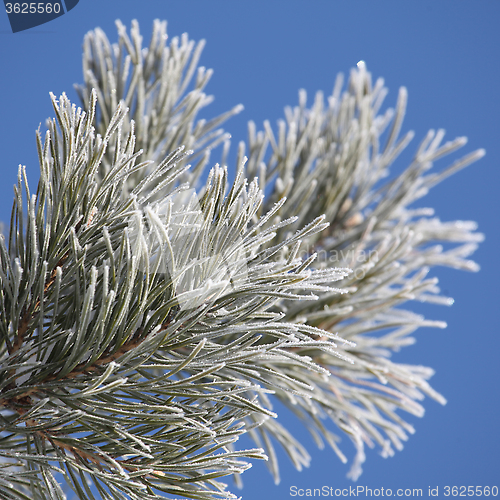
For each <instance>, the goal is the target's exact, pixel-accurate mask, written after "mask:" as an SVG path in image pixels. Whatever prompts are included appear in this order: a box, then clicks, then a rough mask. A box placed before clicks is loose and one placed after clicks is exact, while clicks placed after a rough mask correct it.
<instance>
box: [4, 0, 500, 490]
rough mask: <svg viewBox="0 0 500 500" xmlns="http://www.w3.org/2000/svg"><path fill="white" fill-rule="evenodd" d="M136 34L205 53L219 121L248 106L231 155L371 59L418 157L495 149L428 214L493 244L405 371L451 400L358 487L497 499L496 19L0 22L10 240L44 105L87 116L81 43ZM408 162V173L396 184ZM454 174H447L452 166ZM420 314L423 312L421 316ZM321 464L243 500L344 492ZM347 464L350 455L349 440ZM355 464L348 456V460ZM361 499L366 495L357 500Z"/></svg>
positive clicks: (373, 464)
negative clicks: (422, 148) (22, 174)
mask: <svg viewBox="0 0 500 500" xmlns="http://www.w3.org/2000/svg"><path fill="white" fill-rule="evenodd" d="M117 18H119V19H121V20H122V21H123V22H124V23H125V24H126V25H128V26H129V25H130V21H131V20H132V19H134V18H135V19H138V21H139V23H140V26H141V31H142V32H143V34H144V36H145V39H146V40H147V38H148V37H149V32H150V28H151V26H152V21H153V19H155V18H160V19H167V20H168V33H169V35H170V36H174V35H180V34H181V33H183V32H188V33H189V35H190V37H191V38H193V39H194V40H199V39H201V38H205V39H206V40H207V46H206V48H205V50H204V53H203V56H202V59H201V64H203V65H205V66H207V67H210V68H213V69H214V70H215V73H214V76H213V78H212V81H211V82H210V84H209V86H208V91H209V92H210V93H211V94H214V95H215V101H214V103H213V104H211V105H210V107H209V108H208V113H209V114H210V115H211V116H214V115H216V114H218V113H220V112H222V111H225V110H227V109H229V108H231V107H233V106H234V105H236V104H238V103H243V104H244V106H245V110H244V112H243V113H241V114H240V115H239V116H237V117H235V118H233V119H231V121H229V122H228V123H226V125H225V128H226V130H228V131H229V132H231V134H232V136H233V140H234V142H235V143H236V142H237V141H239V140H241V139H244V138H245V137H246V122H247V121H248V120H250V119H252V120H254V121H255V122H256V123H257V125H258V126H259V127H261V126H262V122H263V120H265V119H269V120H270V121H271V123H275V122H276V120H277V119H279V118H281V117H282V115H283V108H284V106H286V105H294V104H295V103H296V102H297V91H298V90H299V89H300V88H304V89H306V90H307V92H308V95H309V96H310V99H312V97H313V96H314V93H315V92H316V91H317V90H323V91H324V92H325V93H326V94H328V93H330V92H331V90H332V88H333V83H334V79H335V76H336V74H337V73H338V72H344V73H345V74H348V72H349V70H350V68H352V67H354V66H355V65H356V63H357V62H358V61H359V60H361V59H363V60H365V61H366V64H367V67H368V70H369V71H371V72H372V75H373V77H374V78H377V77H379V76H381V77H383V78H384V79H385V82H386V85H387V87H388V88H389V94H388V97H387V98H386V106H389V105H390V106H393V105H394V104H395V101H396V97H397V90H398V87H400V86H402V85H404V86H406V87H407V88H408V93H409V103H408V110H407V117H406V120H405V124H404V126H403V129H404V131H406V130H409V129H413V130H415V132H416V138H415V139H414V141H413V142H412V143H411V144H410V146H409V152H413V151H414V150H415V148H416V147H417V144H418V142H419V141H420V139H421V138H423V136H424V135H425V133H426V132H427V130H428V129H429V128H444V129H445V130H446V132H447V135H446V137H447V138H448V139H452V138H454V137H456V136H462V135H466V136H468V137H469V143H468V145H467V146H466V147H465V148H464V150H463V152H464V153H466V152H470V151H472V150H475V149H477V148H480V147H483V148H485V149H486V152H487V154H486V156H485V157H484V158H483V159H482V160H480V162H478V163H476V164H474V165H472V166H470V167H468V168H467V169H466V170H464V171H461V172H459V173H458V174H456V175H455V176H453V177H452V178H449V179H448V180H446V181H445V182H444V183H443V184H441V185H439V186H437V187H436V188H434V190H433V191H432V192H431V193H430V194H429V195H428V196H427V197H426V198H424V199H423V200H422V202H421V204H422V205H425V206H432V207H434V208H435V209H436V213H437V215H438V216H439V217H440V218H441V219H443V220H454V219H462V220H475V221H477V222H478V224H479V229H480V230H481V231H482V232H484V233H485V234H486V240H485V242H484V243H483V244H482V245H481V247H480V249H479V250H478V251H477V253H476V254H475V255H474V258H475V260H476V261H477V262H478V263H479V264H480V265H481V268H482V270H481V271H480V272H479V273H477V274H468V273H465V272H459V271H453V270H447V269H440V268H439V269H436V270H434V271H433V274H434V275H437V276H438V277H439V278H440V286H441V288H442V289H443V290H444V291H445V292H446V294H448V295H451V296H452V297H454V298H455V305H454V306H452V307H450V308H445V307H442V306H429V307H426V308H422V307H420V308H419V309H418V311H419V312H424V313H425V314H426V315H427V316H428V317H429V318H432V319H442V320H445V321H446V322H447V323H448V328H447V329H446V330H435V329H427V330H422V331H419V332H418V333H417V344H416V345H414V346H411V347H409V348H407V349H405V350H404V351H403V352H401V353H399V354H397V355H396V356H395V359H396V360H399V361H401V362H407V363H413V364H423V365H427V366H432V367H433V368H434V369H435V370H436V375H435V376H434V378H433V379H432V381H431V382H432V385H433V387H435V388H436V389H437V390H438V391H439V392H441V393H442V394H443V395H444V396H445V397H446V398H447V399H448V404H447V405H446V406H444V407H442V406H440V405H439V404H437V403H435V402H433V401H431V400H427V401H425V407H426V415H425V417H424V418H423V419H416V418H415V419H412V418H411V417H408V420H409V421H411V422H412V423H413V424H414V426H415V428H416V434H415V435H413V436H411V437H410V440H409V441H408V442H407V443H406V444H405V448H404V450H403V451H402V452H398V453H397V454H396V456H394V457H392V458H389V459H382V458H381V457H380V456H378V454H377V453H376V452H375V451H373V452H368V459H367V462H366V463H365V466H364V473H363V475H362V476H361V478H360V479H359V480H358V482H357V483H356V485H361V486H366V487H369V488H372V489H376V488H381V487H384V488H391V489H392V490H393V491H394V493H393V494H394V495H395V491H396V489H397V488H422V489H423V492H424V497H426V496H427V492H428V488H429V487H432V488H435V487H436V486H439V488H440V490H439V493H440V497H444V495H443V493H444V490H443V488H444V486H446V485H449V486H453V485H456V486H461V485H464V486H485V485H489V486H493V485H496V486H500V474H499V473H498V471H499V470H500V451H499V450H500V431H499V427H500V426H499V424H498V421H499V419H498V414H499V410H500V396H499V394H500V391H499V382H500V363H499V354H498V353H499V350H500V341H499V334H500V329H499V322H498V303H499V292H498V284H499V282H500V280H499V278H500V276H499V274H500V273H499V264H498V262H499V259H498V254H497V253H496V252H497V251H499V248H500V241H499V223H498V220H499V219H498V215H499V213H500V210H499V208H500V206H499V200H500V196H499V195H498V188H499V180H500V174H499V171H500V148H499V145H498V143H499V141H498V126H499V125H500V120H499V117H500V98H499V93H498V88H499V81H500V70H499V68H500V56H499V53H500V52H499V49H500V30H499V29H498V21H499V20H500V3H499V2H498V1H491V0H490V1H487V0H483V1H481V2H473V1H471V0H469V1H463V0H461V1H456V0H454V1H450V0H441V1H440V2H434V1H429V0H420V1H418V2H416V1H414V2H400V1H385V0H381V1H377V2H375V1H360V0H354V1H351V2H341V1H336V2H334V1H325V0H323V1H320V0H312V1H307V2H306V1H305V0H303V1H286V2H285V1H282V0H273V1H272V2H269V1H263V0H253V1H251V2H250V1H246V2H242V1H232V2H230V1H228V0H224V1H223V0H217V1H212V0H211V1H202V0H184V1H182V2H181V1H177V2H174V1H170V0H143V1H141V2H139V1H124V0H106V1H105V2H103V1H102V0H101V1H99V0H80V3H79V4H78V5H77V6H76V7H75V8H74V9H73V10H72V11H71V12H69V13H68V14H66V15H64V16H62V17H60V18H58V19H56V20H54V21H52V22H51V23H49V24H45V25H42V26H39V27H38V28H33V29H31V30H29V31H26V32H21V33H17V34H15V35H14V34H12V33H11V32H10V27H9V23H8V20H7V15H6V14H0V44H1V50H0V68H1V71H2V73H1V74H2V77H1V80H0V90H1V91H0V109H1V116H2V119H1V120H0V147H1V151H2V157H1V164H0V169H1V170H0V171H1V174H2V175H1V178H2V182H1V183H0V190H1V192H0V220H2V221H4V222H5V223H7V224H8V221H9V218H10V209H11V205H12V195H13V190H12V185H13V184H14V182H15V181H16V173H17V166H18V164H19V163H22V164H25V165H27V169H28V176H29V179H30V180H31V184H32V186H33V187H34V184H35V182H36V179H37V176H38V165H37V157H36V147H35V140H34V139H35V134H34V132H35V130H36V129H37V127H38V125H39V123H42V124H43V123H44V120H45V119H46V118H47V117H49V116H52V109H51V105H50V99H49V96H48V93H49V92H50V91H51V92H54V93H55V94H56V95H59V94H60V93H61V92H63V91H65V92H67V93H68V95H69V96H70V98H71V99H74V100H75V101H76V95H75V93H74V91H73V83H77V82H81V81H82V75H81V44H82V39H83V36H84V34H85V33H86V32H87V31H88V30H90V29H93V28H95V27H96V26H100V27H101V28H103V29H104V30H105V32H106V33H107V34H108V37H109V38H110V39H111V40H113V41H114V40H115V27H114V20H115V19H117ZM407 159H408V156H404V155H403V157H402V158H401V159H400V161H398V162H396V164H395V169H396V170H397V171H400V170H401V169H402V168H404V167H405V166H406V164H405V160H407ZM446 164H447V163H446V160H442V161H441V164H438V167H439V166H440V167H444V166H446ZM414 309H415V310H417V309H416V306H415V308H414ZM297 433H298V435H299V436H301V437H302V438H303V443H304V444H306V445H307V447H308V449H309V451H310V453H311V455H312V457H313V460H312V465H311V467H310V468H309V469H307V470H305V471H302V472H301V473H300V474H299V473H297V472H296V471H295V470H294V469H293V467H292V465H291V464H290V462H289V461H288V460H287V458H286V457H285V456H283V455H281V456H280V458H281V473H282V480H281V484H280V485H278V486H275V485H274V484H273V482H272V479H271V477H270V476H269V475H268V474H267V472H266V470H265V467H264V466H263V464H255V466H254V467H253V469H251V470H250V471H248V472H247V473H245V474H244V476H243V480H244V483H245V487H244V489H243V490H242V491H241V495H242V497H243V498H244V499H246V500H254V499H262V498H275V499H279V500H281V499H285V498H290V487H291V486H297V487H298V488H321V487H322V486H323V485H328V486H332V487H334V488H348V487H349V486H353V483H352V482H351V481H349V480H348V479H346V477H345V476H346V473H347V471H348V467H347V466H344V465H342V464H341V463H340V462H339V461H338V459H337V458H336V456H335V455H334V453H333V452H331V451H330V450H328V449H325V450H323V451H319V450H317V449H315V447H314V444H313V442H312V440H311V439H310V438H309V437H308V436H307V435H306V434H305V433H304V432H303V431H302V430H301V429H300V428H297ZM343 442H344V449H346V450H347V449H349V447H350V443H349V442H348V440H347V439H344V440H343ZM351 456H352V454H351ZM361 496H363V495H361Z"/></svg>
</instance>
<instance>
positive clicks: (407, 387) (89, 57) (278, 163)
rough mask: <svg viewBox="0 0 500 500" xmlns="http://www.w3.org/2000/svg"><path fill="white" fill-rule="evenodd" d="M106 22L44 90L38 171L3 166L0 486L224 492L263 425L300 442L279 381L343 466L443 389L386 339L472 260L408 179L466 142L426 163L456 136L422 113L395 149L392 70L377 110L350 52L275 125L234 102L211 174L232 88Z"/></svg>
mask: <svg viewBox="0 0 500 500" xmlns="http://www.w3.org/2000/svg"><path fill="white" fill-rule="evenodd" d="M117 27H118V43H116V44H111V43H110V42H109V41H108V38H107V37H106V35H105V34H104V33H103V32H102V31H101V30H100V29H96V30H95V31H93V32H90V33H88V34H87V36H86V37H85V41H84V54H83V67H84V83H83V84H82V85H80V86H78V87H77V91H78V94H79V96H80V98H81V103H80V106H81V107H76V105H74V104H72V103H71V102H70V101H69V99H68V98H67V97H66V95H64V94H63V95H62V96H61V97H60V98H58V99H56V97H55V96H52V102H53V107H54V113H55V118H54V119H52V120H50V121H48V123H47V131H46V132H45V134H41V133H40V132H39V133H38V134H37V146H38V157H39V163H40V179H39V182H38V185H37V187H36V190H35V191H34V192H32V191H31V190H30V187H29V185H28V179H27V176H26V173H25V169H24V168H23V167H20V168H19V172H18V180H17V184H16V185H15V187H14V192H15V196H14V206H13V210H12V217H11V225H10V232H9V234H8V236H6V237H4V236H2V237H1V238H0V285H1V286H0V359H1V362H0V436H1V439H0V457H1V458H0V497H1V498H2V499H9V500H21V499H23V500H28V499H30V500H48V499H51V500H52V499H54V500H56V499H57V500H60V499H63V498H78V499H80V500H94V499H109V500H111V499H116V500H118V499H119V500H125V499H130V500H145V499H150V500H153V499H159V498H164V497H165V496H167V497H169V498H171V497H172V496H174V497H177V498H196V499H203V500H208V499H216V498H227V499H230V498H236V497H235V496H234V495H233V494H232V493H230V492H228V491H227V490H226V485H225V484H224V483H223V482H221V481H220V479H221V478H223V477H224V476H228V475H230V474H234V475H235V477H236V478H239V475H240V474H241V473H242V472H244V471H245V470H246V469H247V468H248V467H249V466H250V464H249V462H248V459H266V460H267V463H268V466H269V469H270V471H271V473H272V474H273V476H274V478H275V481H276V482H278V481H279V468H278V464H277V461H276V453H275V450H274V448H273V446H274V445H276V444H278V446H280V447H282V448H283V449H284V450H285V451H286V453H287V454H288V456H289V457H290V458H291V460H292V462H293V464H294V465H295V467H296V468H297V469H301V468H302V467H303V466H307V465H309V461H310V457H309V455H308V453H307V451H306V449H305V448H304V446H303V445H302V444H301V443H300V442H299V441H298V440H297V439H296V438H295V437H294V432H293V429H287V428H286V427H285V426H284V425H283V424H282V422H281V421H280V419H279V418H278V415H277V414H276V413H275V411H274V410H273V404H274V408H275V407H276V401H280V403H281V405H284V406H285V407H287V408H288V409H289V410H291V411H292V412H294V413H295V414H296V415H297V416H298V418H299V419H300V421H301V422H302V423H303V425H304V426H305V427H306V428H307V429H308V430H309V431H310V433H311V434H312V436H313V437H314V439H315V441H316V442H317V444H318V446H323V444H324V443H327V444H328V445H329V446H331V448H333V450H334V451H335V453H336V454H337V455H338V457H339V458H340V460H342V461H343V462H346V461H347V459H346V457H345V455H344V453H343V451H342V447H341V443H340V435H342V436H344V437H347V438H348V439H350V440H351V441H352V443H353V445H354V447H355V449H356V455H355V459H354V461H353V463H352V466H351V469H350V472H349V476H350V477H351V478H352V479H356V478H357V477H358V476H359V474H360V473H361V465H362V463H363V461H364V459H365V452H364V449H365V446H370V447H373V446H377V447H379V449H380V452H381V453H382V455H384V456H390V455H392V454H393V453H394V450H399V449H401V448H402V443H403V441H405V440H406V439H407V437H408V434H411V433H413V428H412V426H411V425H410V424H409V423H407V422H405V420H404V419H403V417H402V416H401V411H405V412H409V413H411V414H413V415H417V416H421V415H422V414H423V412H424V409H423V406H422V404H421V401H422V400H423V399H424V397H425V396H429V397H431V398H433V399H435V400H437V401H439V402H441V403H444V402H445V400H444V398H443V397H442V396H441V395H440V394H438V393H437V392H436V391H435V390H434V389H432V388H431V386H430V385H429V383H428V380H429V378H430V377H431V376H432V374H433V371H432V369H430V368H426V367H423V366H413V365H406V364H400V363H396V362H393V361H391V354H392V353H393V352H395V351H398V350H399V349H400V348H401V347H403V346H407V345H409V344H411V343H412V342H413V338H412V337H411V334H412V333H413V332H414V331H415V330H416V329H418V328H419V327H424V326H428V327H443V326H445V325H444V324H443V323H442V322H436V321H429V320H426V319H425V318H423V317H422V316H420V315H417V314H415V313H413V312H411V311H410V310H406V309H404V308H403V307H402V306H403V304H406V303H407V302H409V301H412V300H416V301H426V302H435V303H439V304H449V303H450V302H451V300H450V299H449V298H447V297H443V296H442V295H441V294H440V291H439V288H438V287H437V279H436V278H434V277H429V271H430V269H431V268H432V267H434V266H437V265H441V266H449V267H453V268H457V269H466V270H470V271H474V270H476V269H477V266H476V264H474V263H473V262H472V261H470V260H468V256H469V255H470V254H471V253H472V252H473V251H474V250H475V248H476V245H477V243H478V242H479V241H481V239H482V235H481V234H479V233H477V232H476V225H475V224H474V223H473V222H464V221H455V222H442V221H440V220H439V219H438V218H437V217H435V216H434V213H433V210H432V209H428V208H415V205H414V202H416V201H417V200H419V199H420V198H422V197H423V196H424V195H425V194H426V193H427V192H428V190H429V189H430V188H431V187H432V186H434V185H435V184H437V183H438V182H440V181H442V180H443V179H444V178H446V177H447V176H448V175H450V174H452V173H454V172H456V171H457V170H459V169H461V168H463V167H465V166H466V165H468V164H470V163H472V162H474V161H476V160H477V159H478V158H480V157H481V156H482V155H483V154H484V152H483V151H482V150H478V151H475V152H473V153H470V154H468V155H467V156H465V157H463V158H461V159H460V160H458V161H456V162H455V163H454V164H452V165H451V166H450V167H448V168H446V169H443V170H440V171H437V172H436V171H433V170H432V167H433V166H434V162H435V161H436V160H438V159H439V158H441V157H442V156H444V155H447V154H449V153H452V152H454V151H456V150H457V149H459V148H460V147H462V146H463V145H464V144H465V143H466V140H465V138H458V139H455V140H453V141H451V142H445V143H443V137H444V132H443V131H441V130H439V131H437V132H435V131H430V132H429V133H428V135H427V136H426V137H425V138H424V140H423V141H422V143H421V144H420V146H419V147H418V149H417V151H416V153H415V154H414V156H413V159H412V161H411V164H410V165H409V166H408V167H407V168H406V169H405V170H404V171H403V172H402V173H400V174H398V175H396V174H395V173H394V172H390V171H389V168H390V167H391V165H392V164H393V163H394V162H395V160H396V158H398V156H399V155H400V153H401V152H402V151H403V149H404V148H405V147H406V146H407V145H408V143H409V142H410V140H411V138H412V134H411V133H407V134H406V135H403V136H400V131H401V127H402V122H403V117H404V114H405V107H406V99H407V96H406V90H405V89H404V88H403V89H401V90H400V92H399V97H398V100H397V104H396V106H395V109H394V110H392V109H388V110H387V111H384V112H381V111H380V110H381V108H382V104H383V100H384V97H385V95H386V89H385V87H384V84H383V81H382V80H381V79H379V80H377V81H376V82H375V83H372V79H371V75H370V73H369V72H368V71H367V69H366V67H365V65H364V63H362V62H361V63H359V64H358V67H357V68H356V69H354V70H352V71H351V74H350V78H349V81H348V84H347V88H345V89H344V86H343V81H342V77H339V78H338V80H337V82H336V84H335V87H334V90H333V93H332V95H331V96H329V97H328V98H327V99H325V98H324V96H323V95H322V94H321V93H318V94H316V97H315V99H314V102H313V103H312V105H310V106H308V104H307V96H306V93H305V92H304V91H301V92H300V94H299V103H298V106H296V107H294V108H287V109H286V110H285V119H284V120H281V121H279V122H278V126H277V128H276V129H273V127H272V126H271V125H270V123H268V122H265V123H264V129H263V130H262V131H257V129H256V126H255V124H253V123H250V124H249V134H248V142H247V143H246V144H245V143H240V144H239V146H238V150H237V160H236V165H235V168H234V172H235V175H234V181H232V182H230V180H229V178H230V175H229V174H228V170H227V167H226V164H227V158H228V151H229V137H228V135H227V134H226V133H224V131H223V130H222V129H220V125H221V124H222V123H223V122H224V121H226V120H227V119H228V118H230V117H231V116H232V115H234V114H236V113H238V112H239V111H240V109H241V107H239V106H237V107H235V108H234V109H232V110H230V111H228V112H227V113H225V114H223V115H221V116H218V117H216V118H214V119H212V120H210V121H206V120H204V119H201V118H199V117H198V116H199V114H200V111H201V110H202V109H204V107H205V106H207V104H209V103H210V101H211V97H209V96H207V95H206V94H205V87H206V85H207V83H208V81H209V79H210V76H211V71H208V70H206V69H205V68H203V67H199V66H198V62H199V57H200V54H201V51H202V48H203V44H202V43H198V44H195V43H194V42H192V41H191V40H189V39H188V37H187V36H186V35H184V36H182V37H181V38H174V39H173V40H172V41H169V40H168V39H167V36H166V23H165V22H160V21H156V22H155V24H154V28H153V35H152V38H151V41H150V43H149V45H148V46H143V43H142V37H141V35H140V32H139V27H138V25H137V23H135V22H134V23H133V24H132V28H131V31H130V34H129V33H128V32H127V29H126V28H125V27H124V26H123V25H122V24H121V23H120V22H117ZM219 145H221V146H222V148H219V149H222V158H221V159H220V162H219V164H220V165H222V166H219V165H216V166H213V167H212V168H210V167H211V159H210V152H211V151H212V150H213V149H214V148H216V147H217V146H219ZM207 169H209V173H208V175H207V174H206V171H207ZM281 405H280V406H281ZM244 434H246V435H248V436H249V437H250V438H251V439H252V440H253V442H254V443H255V448H254V449H241V447H238V439H239V437H240V436H242V435H244ZM273 443H274V445H273ZM343 445H344V443H342V446H343Z"/></svg>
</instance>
